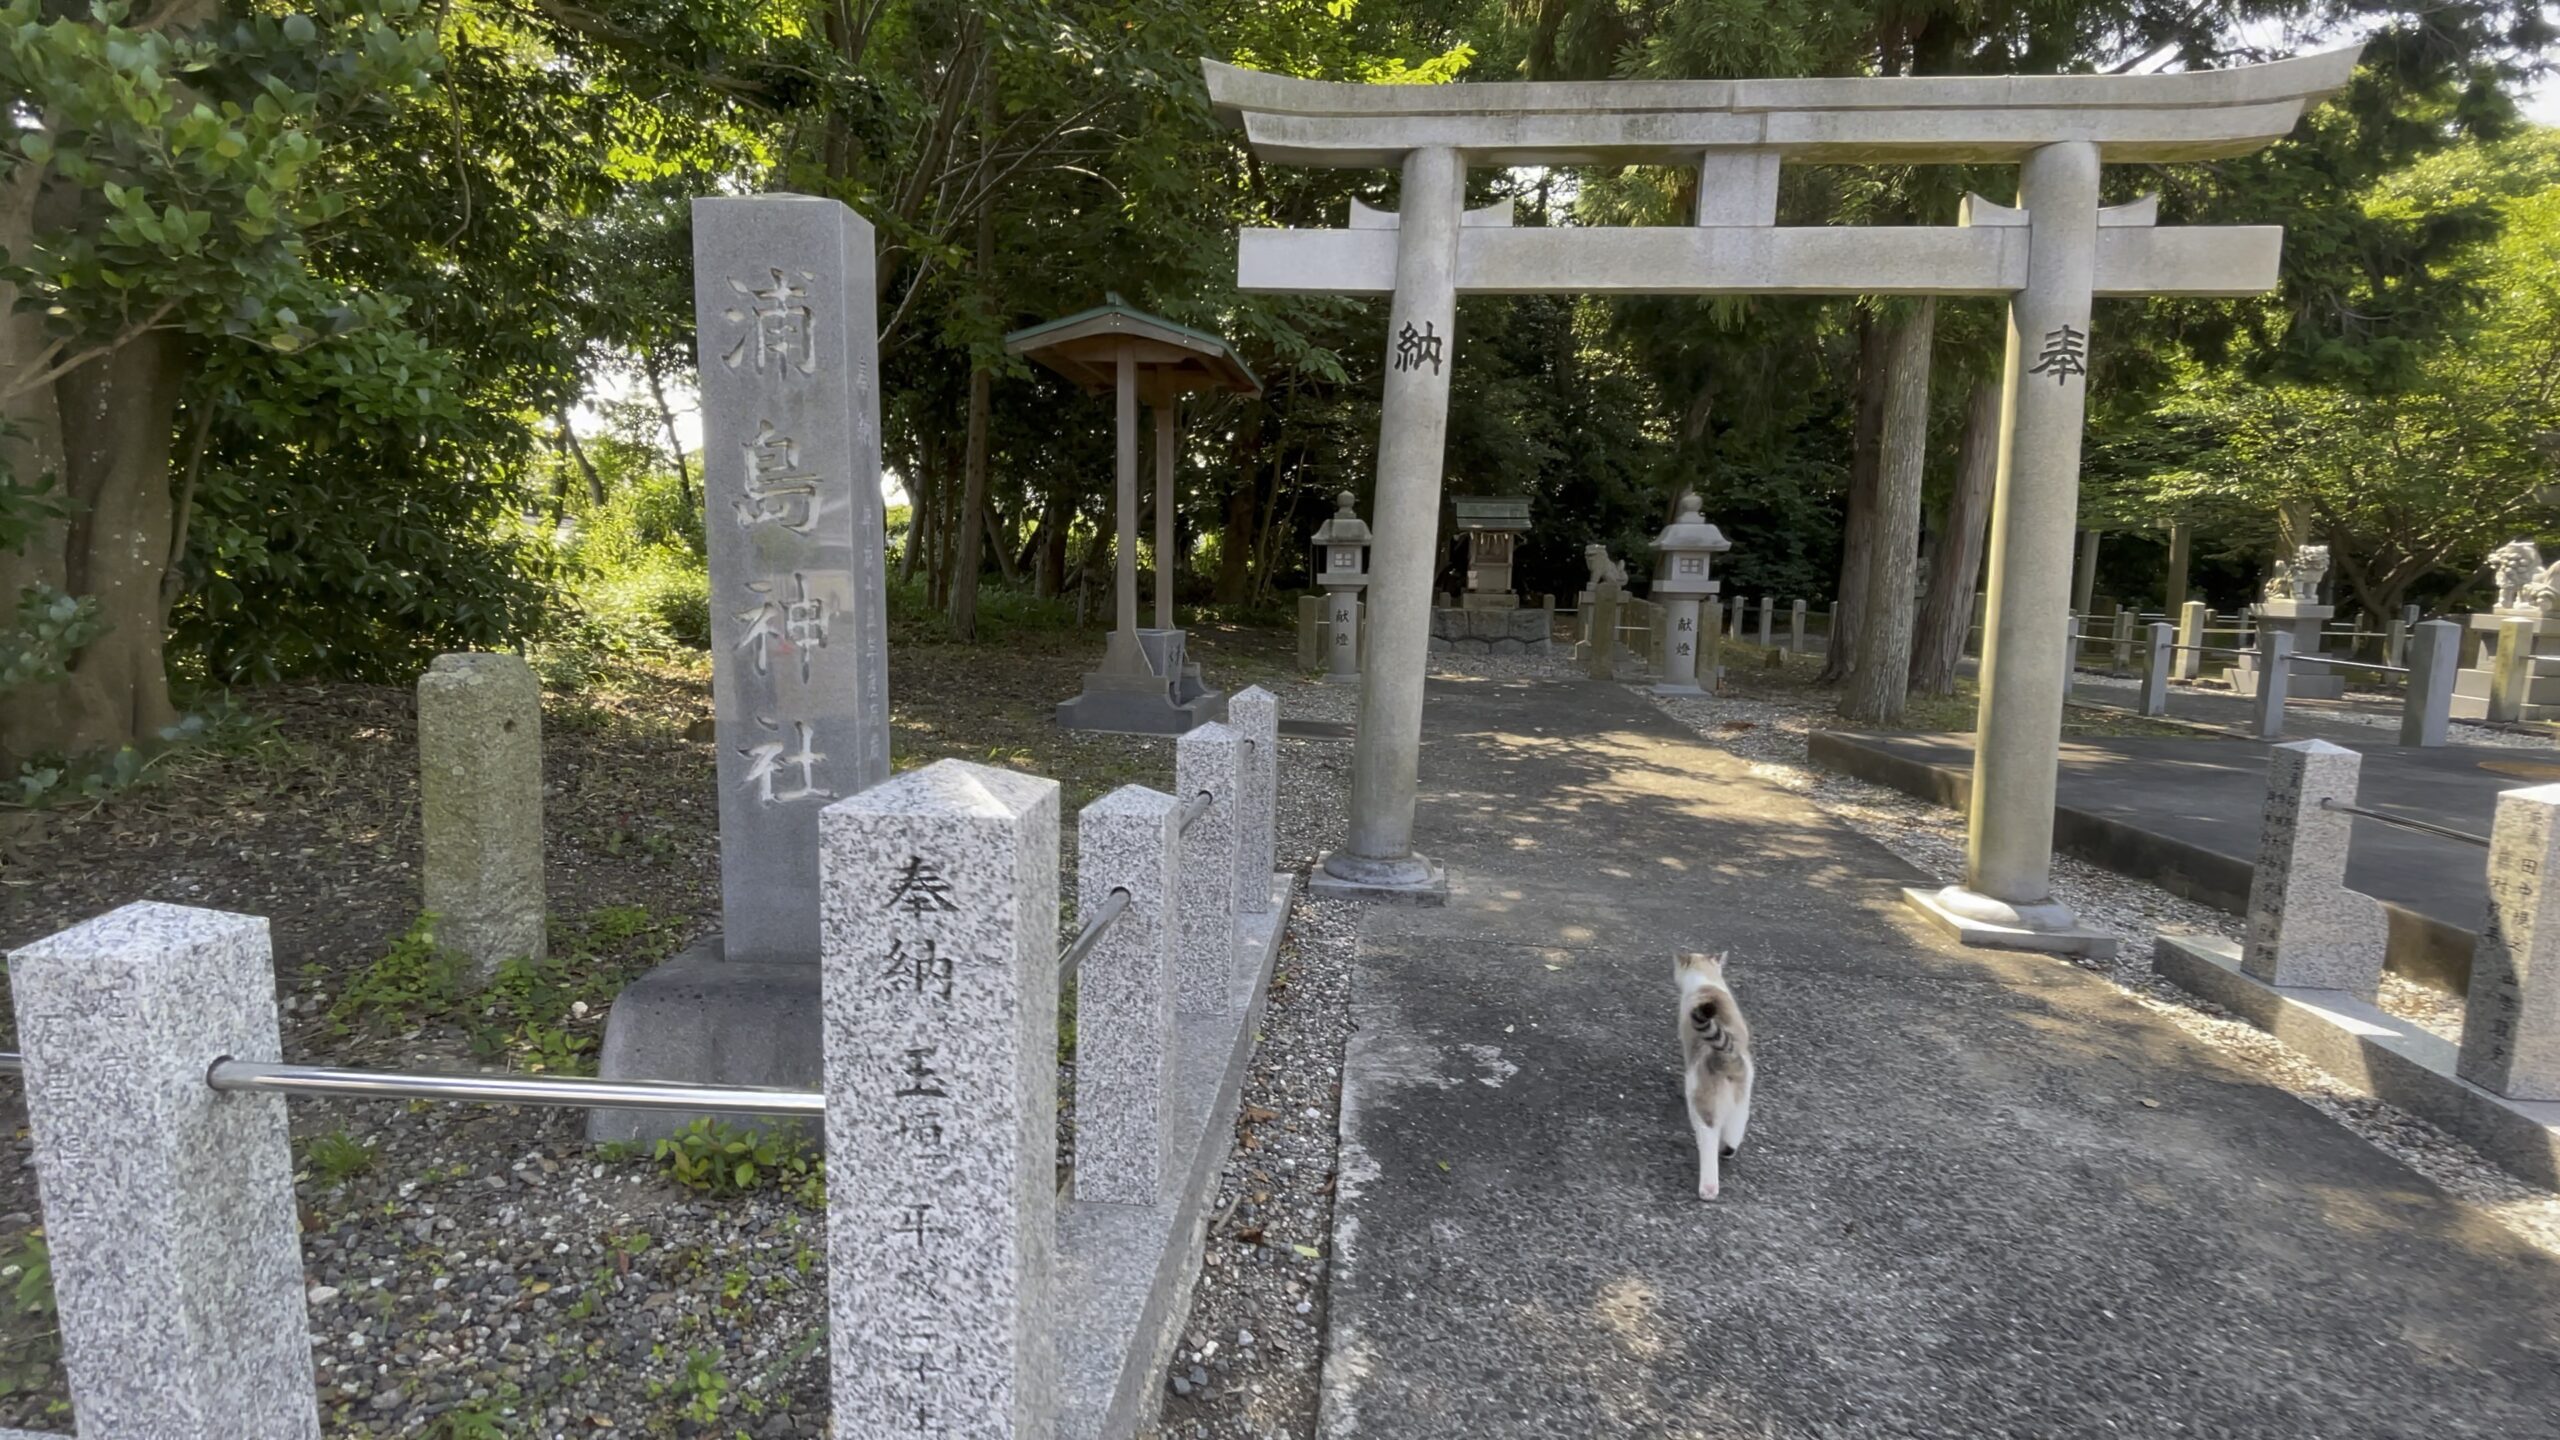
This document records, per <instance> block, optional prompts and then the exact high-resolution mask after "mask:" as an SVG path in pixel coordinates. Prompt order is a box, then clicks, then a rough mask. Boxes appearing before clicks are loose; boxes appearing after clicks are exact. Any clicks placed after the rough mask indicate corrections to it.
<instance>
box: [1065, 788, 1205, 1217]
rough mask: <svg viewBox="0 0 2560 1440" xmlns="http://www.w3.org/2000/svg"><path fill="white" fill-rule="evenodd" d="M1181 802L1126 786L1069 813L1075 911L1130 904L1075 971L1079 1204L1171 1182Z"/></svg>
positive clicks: (1128, 1201) (1157, 1193) (1115, 1199)
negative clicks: (1114, 902) (1120, 896)
mask: <svg viewBox="0 0 2560 1440" xmlns="http://www.w3.org/2000/svg"><path fill="white" fill-rule="evenodd" d="M1181 827H1182V804H1181V802H1180V801H1178V800H1176V799H1174V798H1173V797H1172V796H1170V795H1167V794H1165V793H1164V792H1162V791H1160V790H1149V789H1147V788H1146V787H1144V786H1141V785H1123V786H1121V787H1120V788H1119V789H1117V790H1114V791H1112V792H1111V793H1110V794H1108V795H1105V796H1103V797H1102V798H1101V799H1099V800H1096V801H1094V802H1093V803H1092V804H1090V805H1087V806H1086V807H1084V810H1083V812H1082V813H1081V814H1079V815H1078V816H1077V817H1076V919H1077V923H1078V924H1079V925H1082V924H1083V923H1084V922H1086V921H1089V920H1091V919H1092V918H1093V915H1094V913H1095V912H1096V911H1098V910H1100V909H1101V908H1102V905H1103V903H1104V902H1105V901H1107V900H1109V899H1110V898H1111V892H1113V891H1114V890H1124V891H1127V892H1128V896H1129V900H1128V905H1127V908H1125V909H1123V910H1122V911H1121V912H1120V918H1119V919H1118V920H1116V921H1114V922H1113V923H1112V925H1111V928H1110V929H1108V930H1105V931H1103V932H1102V938H1101V939H1099V940H1097V941H1096V942H1094V947H1093V950H1092V952H1091V953H1089V954H1087V955H1086V956H1085V958H1084V963H1083V965H1082V966H1081V967H1079V968H1078V970H1077V972H1076V1167H1075V1193H1076V1198H1077V1199H1079V1200H1100V1201H1105V1202H1109V1203H1112V1204H1121V1205H1154V1204H1157V1203H1159V1202H1160V1201H1162V1199H1163V1198H1164V1196H1165V1193H1166V1192H1167V1191H1168V1190H1170V1189H1171V1188H1172V1186H1173V1184H1174V1181H1175V1178H1176V1175H1175V1171H1176V1167H1177V1165H1178V1163H1179V1162H1178V1156H1179V1153H1180V1146H1179V1145H1178V1144H1177V1137H1176V1134H1175V1128H1176V1127H1175V1124H1174V1106H1173V1055H1174V1050H1173V1044H1174V1041H1173V1026H1174V983H1175V981H1174V975H1175V966H1174V925H1175V908H1174V886H1175V884H1176V883H1177V880H1178V867H1179V859H1178V857H1179V855H1180V853H1181V847H1182V829H1181Z"/></svg>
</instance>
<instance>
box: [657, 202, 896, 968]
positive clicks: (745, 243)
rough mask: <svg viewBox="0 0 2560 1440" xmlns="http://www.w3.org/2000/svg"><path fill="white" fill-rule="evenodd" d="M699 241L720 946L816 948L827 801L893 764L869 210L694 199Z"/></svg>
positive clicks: (745, 952) (754, 953) (796, 951)
mask: <svg viewBox="0 0 2560 1440" xmlns="http://www.w3.org/2000/svg"><path fill="white" fill-rule="evenodd" d="M693 257H694V282H693V284H694V292H693V296H694V318H695V323H696V325H697V327H698V334H699V337H700V355H699V362H700V363H699V369H700V376H701V387H702V480H703V498H704V503H705V506H706V507H707V509H706V515H705V521H704V530H705V538H706V540H707V542H708V550H709V555H710V567H711V691H712V699H713V706H714V709H715V712H716V715H717V737H718V744H719V751H720V756H719V760H720V931H721V938H722V946H723V949H722V954H723V955H724V957H725V958H727V959H729V960H732V961H781V960H788V961H798V962H800V963H803V964H812V963H815V961H816V959H817V954H818V812H819V810H820V809H821V808H822V807H824V806H825V805H826V804H827V803H828V802H829V801H831V800H837V799H841V798H843V797H845V796H848V795H851V794H854V793H855V792H857V791H859V790H862V789H864V788H865V787H867V786H871V785H875V784H878V783H879V782H880V781H882V780H884V779H886V778H888V774H889V683H888V630H887V626H886V615H885V611H886V596H885V589H884V587H885V578H886V577H885V572H884V570H883V567H882V563H881V557H880V524H881V510H880V392H879V384H878V373H879V341H878V324H877V322H876V320H875V318H874V309H873V302H872V284H871V277H872V268H873V259H872V237H871V226H870V224H869V223H868V222H866V221H865V220H863V219H862V217H861V216H859V215H856V214H854V213H853V211H852V210H850V209H848V208H846V207H845V206H844V205H843V204H842V203H840V202H838V201H835V200H828V199H820V198H817V197H813V196H803V195H759V196H751V197H745V198H736V197H718V198H709V199H700V200H696V201H694V202H693Z"/></svg>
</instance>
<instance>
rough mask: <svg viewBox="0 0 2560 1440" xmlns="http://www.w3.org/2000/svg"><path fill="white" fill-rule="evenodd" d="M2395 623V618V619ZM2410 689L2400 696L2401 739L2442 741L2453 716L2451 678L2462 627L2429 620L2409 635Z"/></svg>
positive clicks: (2458, 654) (2407, 742) (2415, 742)
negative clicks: (2447, 724)
mask: <svg viewBox="0 0 2560 1440" xmlns="http://www.w3.org/2000/svg"><path fill="white" fill-rule="evenodd" d="M2394 623H2397V622H2394ZM2408 638H2409V639H2410V640H2411V641H2412V642H2413V643H2411V644H2410V645H2409V651H2408V653H2409V689H2408V693H2407V694H2405V695H2403V696H2402V697H2401V700H2400V743H2401V744H2403V745H2442V744H2443V743H2444V741H2445V725H2446V722H2447V721H2449V720H2451V719H2452V718H2453V681H2454V675H2455V673H2456V669H2457V667H2458V666H2459V665H2460V663H2461V660H2460V657H2461V654H2462V627H2461V626H2459V625H2456V624H2454V623H2453V622H2452V621H2450V620H2429V621H2427V622H2425V623H2424V624H2421V625H2420V626H2418V628H2417V631H2416V633H2415V634H2414V635H2413V636H2410V637H2408Z"/></svg>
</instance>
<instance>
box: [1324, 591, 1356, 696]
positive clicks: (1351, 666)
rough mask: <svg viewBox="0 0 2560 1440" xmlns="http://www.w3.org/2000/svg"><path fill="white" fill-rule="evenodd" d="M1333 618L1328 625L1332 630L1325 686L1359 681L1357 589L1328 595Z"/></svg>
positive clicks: (1350, 683)
mask: <svg viewBox="0 0 2560 1440" xmlns="http://www.w3.org/2000/svg"><path fill="white" fill-rule="evenodd" d="M1329 599H1330V600H1331V602H1332V606H1333V619H1332V621H1331V623H1330V625H1329V626H1328V627H1327V628H1328V629H1330V630H1331V631H1332V632H1333V633H1332V644H1331V657H1332V658H1331V660H1330V661H1329V663H1327V665H1326V666H1325V672H1324V683H1326V684H1327V685H1357V684H1359V683H1360V592H1359V591H1357V590H1336V591H1334V592H1333V593H1332V595H1331V596H1330V597H1329Z"/></svg>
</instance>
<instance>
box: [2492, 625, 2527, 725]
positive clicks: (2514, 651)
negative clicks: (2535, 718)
mask: <svg viewBox="0 0 2560 1440" xmlns="http://www.w3.org/2000/svg"><path fill="white" fill-rule="evenodd" d="M2534 628H2535V625H2534V622H2533V621H2531V620H2527V619H2501V620H2500V621H2499V622H2498V653H2497V655H2496V657H2495V658H2494V659H2493V660H2492V661H2491V663H2490V667H2489V718H2490V719H2491V720H2494V721H2498V722H2500V723H2503V724H2508V725H2516V724H2521V723H2523V721H2524V702H2525V696H2526V695H2528V694H2530V693H2531V692H2532V690H2533V632H2534Z"/></svg>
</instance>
